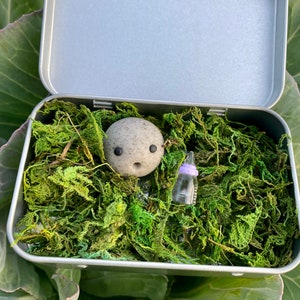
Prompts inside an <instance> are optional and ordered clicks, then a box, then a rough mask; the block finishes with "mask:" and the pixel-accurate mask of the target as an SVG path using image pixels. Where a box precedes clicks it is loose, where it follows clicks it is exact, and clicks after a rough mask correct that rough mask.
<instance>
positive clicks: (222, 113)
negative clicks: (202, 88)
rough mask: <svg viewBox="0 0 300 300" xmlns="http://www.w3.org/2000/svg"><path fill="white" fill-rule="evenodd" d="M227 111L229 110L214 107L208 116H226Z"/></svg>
mask: <svg viewBox="0 0 300 300" xmlns="http://www.w3.org/2000/svg"><path fill="white" fill-rule="evenodd" d="M226 111H227V108H219V107H218V108H216V107H212V108H210V109H209V110H208V112H207V114H208V115H218V116H225V114H226Z"/></svg>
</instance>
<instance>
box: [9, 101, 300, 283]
mask: <svg viewBox="0 0 300 300" xmlns="http://www.w3.org/2000/svg"><path fill="white" fill-rule="evenodd" d="M53 98H55V96H51V97H49V98H47V99H46V100H44V101H42V102H41V103H40V104H39V105H38V106H37V107H36V108H35V109H34V111H33V113H32V115H31V117H32V119H38V120H41V121H46V120H45V119H44V118H43V115H42V114H40V113H39V110H40V109H42V107H43V104H44V102H45V101H51V100H52V99H53ZM59 99H60V100H64V101H71V102H73V103H76V104H80V103H85V104H86V105H87V106H88V107H89V108H90V109H99V102H98V101H97V100H95V99H85V98H80V97H77V98H76V97H72V98H59ZM102 103H104V102H102ZM117 103H118V101H116V102H106V106H107V107H106V108H110V109H113V108H114V105H115V104H117ZM136 106H137V107H138V108H139V110H140V112H141V113H143V114H146V115H147V114H151V115H158V114H162V113H164V112H167V111H170V110H173V111H175V110H177V111H180V110H182V109H183V108H184V107H185V106H182V105H178V106H174V105H172V107H170V105H161V106H160V107H159V109H155V108H157V107H158V106H157V105H156V106H155V105H154V106H153V104H145V103H142V102H140V103H136ZM100 109H101V108H100ZM201 110H202V112H203V113H204V114H211V113H216V110H215V109H213V110H212V109H211V108H210V107H206V106H201ZM225 112H226V115H227V117H228V118H229V119H231V120H233V121H237V122H243V123H245V124H251V125H256V126H258V127H259V128H260V129H261V130H263V131H265V132H266V134H267V135H269V136H270V137H271V138H273V139H274V141H275V142H278V141H279V139H280V137H281V135H282V134H290V131H289V128H288V127H287V125H286V123H285V122H284V120H283V119H282V118H281V117H280V116H279V115H278V114H276V113H275V112H273V111H271V110H269V109H265V108H257V109H245V108H238V107H235V108H222V107H219V108H218V113H219V114H223V113H225ZM32 142H33V137H32V136H31V121H30V123H29V127H28V131H27V137H26V141H25V145H24V149H23V154H22V158H21V162H20V168H19V172H18V177H17V180H16V187H15V190H14V196H13V200H12V205H11V210H10V215H9V220H8V224H7V235H8V239H9V241H10V243H12V244H14V235H15V233H16V232H17V229H16V224H17V222H18V220H19V219H20V218H21V217H22V216H23V214H24V210H25V209H26V204H25V202H24V200H23V187H22V182H23V172H24V170H25V168H26V165H27V163H28V162H29V161H30V160H32V158H33V156H34V153H33V147H32ZM285 146H286V148H287V151H288V153H289V160H290V165H291V173H290V178H291V181H293V182H294V185H293V186H292V187H291V191H290V192H291V195H292V196H293V197H294V199H295V209H297V210H298V211H299V210H300V199H299V192H298V183H297V174H296V171H295V164H294V160H293V149H292V145H291V144H290V143H286V145H285ZM299 218H300V215H299ZM299 218H298V219H299ZM298 223H299V224H300V221H299V220H298ZM26 249H27V245H26V244H23V243H18V244H17V245H14V250H15V251H16V252H17V253H18V254H19V255H20V256H21V257H23V258H24V259H26V260H29V261H32V262H35V263H38V264H55V265H58V266H63V267H78V268H87V267H89V268H92V267H97V268H100V269H103V270H123V271H136V272H152V273H160V274H161V273H162V274H174V275H175V274H177V275H194V276H212V275H214V276H228V275H232V276H246V277H252V276H262V275H266V274H280V273H284V272H287V271H289V270H291V269H293V268H294V267H295V266H297V264H298V263H299V262H300V250H299V249H300V240H297V241H295V243H294V246H293V253H294V257H293V259H294V260H293V261H292V263H290V264H289V265H287V266H283V267H279V268H253V267H247V266H221V265H213V266H212V265H191V264H176V263H157V262H145V261H113V260H103V259H81V258H62V257H49V256H45V257H42V256H36V255H32V254H28V253H27V252H26Z"/></svg>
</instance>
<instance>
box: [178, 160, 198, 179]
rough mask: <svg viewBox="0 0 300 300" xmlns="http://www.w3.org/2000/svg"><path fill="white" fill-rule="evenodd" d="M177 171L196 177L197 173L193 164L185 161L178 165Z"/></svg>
mask: <svg viewBox="0 0 300 300" xmlns="http://www.w3.org/2000/svg"><path fill="white" fill-rule="evenodd" d="M178 173H179V174H186V175H190V176H194V177H197V176H198V174H199V172H198V170H197V169H196V166H195V165H191V164H187V163H184V164H182V165H181V166H180V168H179V172H178Z"/></svg>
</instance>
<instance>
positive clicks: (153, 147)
mask: <svg viewBox="0 0 300 300" xmlns="http://www.w3.org/2000/svg"><path fill="white" fill-rule="evenodd" d="M149 151H150V152H151V153H154V152H156V151H157V146H156V145H153V144H152V145H151V146H150V147H149Z"/></svg>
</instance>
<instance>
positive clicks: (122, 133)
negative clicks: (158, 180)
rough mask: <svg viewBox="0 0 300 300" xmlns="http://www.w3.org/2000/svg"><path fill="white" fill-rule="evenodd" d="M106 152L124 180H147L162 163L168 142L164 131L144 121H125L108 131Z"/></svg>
mask: <svg viewBox="0 0 300 300" xmlns="http://www.w3.org/2000/svg"><path fill="white" fill-rule="evenodd" d="M106 134H107V138H105V139H104V141H103V142H104V152H105V156H106V159H107V161H108V163H109V164H110V165H111V166H112V167H113V168H114V170H116V171H117V172H118V173H120V174H121V175H123V176H129V175H134V176H137V177H142V176H146V175H148V174H149V173H151V172H152V171H153V170H154V169H155V168H156V167H157V166H158V165H159V163H160V161H161V158H162V156H163V154H164V148H163V144H164V139H163V136H162V134H161V132H160V130H159V129H158V128H157V127H156V126H155V125H154V124H152V123H151V122H149V121H147V120H145V119H141V118H124V119H121V120H119V121H117V122H115V123H113V124H112V125H111V126H110V127H109V128H108V129H107V131H106Z"/></svg>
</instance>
